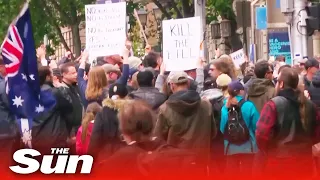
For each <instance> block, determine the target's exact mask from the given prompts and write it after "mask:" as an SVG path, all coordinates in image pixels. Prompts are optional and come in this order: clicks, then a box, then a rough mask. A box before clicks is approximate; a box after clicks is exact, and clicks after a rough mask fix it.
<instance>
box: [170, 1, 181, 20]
mask: <svg viewBox="0 0 320 180" xmlns="http://www.w3.org/2000/svg"><path fill="white" fill-rule="evenodd" d="M170 4H171V5H172V7H173V9H174V10H175V11H176V12H177V18H178V19H180V18H183V15H182V14H181V12H180V10H179V8H178V6H177V3H176V2H175V1H174V0H171V2H170Z"/></svg>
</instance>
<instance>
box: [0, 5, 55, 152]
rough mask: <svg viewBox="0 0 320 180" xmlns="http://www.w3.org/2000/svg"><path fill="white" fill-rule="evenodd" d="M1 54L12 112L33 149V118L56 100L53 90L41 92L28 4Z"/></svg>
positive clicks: (25, 141)
mask: <svg viewBox="0 0 320 180" xmlns="http://www.w3.org/2000/svg"><path fill="white" fill-rule="evenodd" d="M1 54H2V57H3V61H4V63H5V68H6V72H7V76H6V93H7V95H8V99H9V103H10V109H11V111H12V113H14V114H15V116H16V119H17V124H18V125H19V126H20V130H21V134H22V139H23V141H24V143H25V144H26V145H28V146H29V147H30V148H31V129H32V120H33V118H35V117H36V116H38V115H40V114H41V113H44V112H46V111H47V110H49V109H51V108H52V107H54V105H55V103H56V101H55V98H54V96H53V94H52V92H51V91H41V89H40V83H39V78H38V66H37V57H36V50H35V43H34V39H33V32H32V25H31V15H30V11H29V7H28V3H26V4H25V5H24V7H23V9H22V10H21V12H20V14H19V15H18V17H17V19H16V20H15V22H13V23H12V24H11V25H10V27H9V29H8V34H7V37H6V38H5V40H4V42H3V44H2V52H1Z"/></svg>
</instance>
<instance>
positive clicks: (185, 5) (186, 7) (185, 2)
mask: <svg viewBox="0 0 320 180" xmlns="http://www.w3.org/2000/svg"><path fill="white" fill-rule="evenodd" d="M181 4H182V10H183V16H184V17H185V18H186V17H192V16H193V14H192V13H191V9H192V7H191V6H190V4H189V0H182V1H181Z"/></svg>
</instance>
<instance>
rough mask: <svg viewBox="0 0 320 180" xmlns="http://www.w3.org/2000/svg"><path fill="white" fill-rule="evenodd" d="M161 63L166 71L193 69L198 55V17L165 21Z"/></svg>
mask: <svg viewBox="0 0 320 180" xmlns="http://www.w3.org/2000/svg"><path fill="white" fill-rule="evenodd" d="M162 26H163V31H162V32H163V61H164V63H165V64H166V70H167V71H183V70H190V69H195V68H196V67H197V61H198V58H199V53H200V43H201V36H200V27H201V23H200V17H192V18H185V19H176V20H165V21H163V22H162Z"/></svg>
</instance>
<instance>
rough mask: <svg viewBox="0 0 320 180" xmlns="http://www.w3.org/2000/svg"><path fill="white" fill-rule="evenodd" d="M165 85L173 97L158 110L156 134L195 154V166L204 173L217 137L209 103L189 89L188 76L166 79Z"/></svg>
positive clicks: (184, 74) (182, 73)
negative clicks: (212, 142)
mask: <svg viewBox="0 0 320 180" xmlns="http://www.w3.org/2000/svg"><path fill="white" fill-rule="evenodd" d="M168 83H169V86H170V88H171V91H172V92H173V94H172V95H171V96H170V97H169V98H168V100H167V101H166V102H165V103H164V104H163V105H161V106H160V108H159V114H158V120H157V122H156V125H155V134H156V136H158V137H159V138H163V139H164V140H165V141H166V142H167V143H168V144H169V145H173V146H176V147H178V148H182V149H189V150H191V151H193V152H194V153H196V156H197V161H198V167H199V168H201V167H202V168H203V170H205V169H206V167H207V166H208V165H209V162H210V160H209V156H210V146H211V141H212V139H213V138H214V137H215V135H216V124H215V121H214V118H213V114H212V106H211V103H210V102H209V101H207V100H202V99H201V98H200V95H199V93H198V92H197V91H195V90H189V79H188V74H187V73H185V72H183V71H179V72H175V73H173V74H172V75H171V76H169V77H168Z"/></svg>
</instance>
